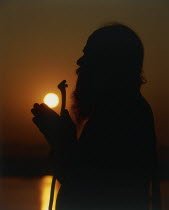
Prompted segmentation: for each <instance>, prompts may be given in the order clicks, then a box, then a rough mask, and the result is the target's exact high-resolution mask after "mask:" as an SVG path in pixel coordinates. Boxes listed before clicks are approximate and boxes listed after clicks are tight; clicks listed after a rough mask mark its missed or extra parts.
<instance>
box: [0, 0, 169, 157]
mask: <svg viewBox="0 0 169 210" xmlns="http://www.w3.org/2000/svg"><path fill="white" fill-rule="evenodd" d="M168 20H169V2H168V1H167V0H147V1H145V0H142V1H141V0H139V1H135V0H128V1H122V0H114V1H112V0H92V1H91V0H81V1H79V0H71V1H63V0H57V1H54V0H44V1H11V0H7V1H4V2H3V3H0V21H1V24H0V25H1V27H0V30H1V31H0V34H1V41H0V42H1V45H0V46H1V47H0V56H1V59H2V62H1V64H0V65H1V75H2V77H1V81H2V82H1V85H2V90H3V91H2V93H1V99H2V102H1V103H2V104H1V106H2V109H1V112H2V118H1V119H2V129H1V130H2V132H1V140H2V141H3V143H2V144H3V145H6V146H5V148H6V149H4V151H7V152H9V154H13V153H16V152H17V153H19V150H20V148H25V151H27V152H28V154H29V151H28V150H29V148H36V149H37V150H39V151H40V152H39V153H42V152H43V149H40V148H42V147H43V146H46V144H45V141H44V139H43V136H42V135H41V134H40V133H39V131H38V130H37V128H36V127H35V126H34V125H33V123H32V122H31V118H32V115H31V113H30V109H31V107H32V105H33V103H34V102H39V103H41V102H42V100H43V97H44V95H45V94H46V93H48V92H55V93H57V94H59V90H58V89H57V85H58V83H59V82H61V81H62V80H63V79H66V80H67V82H68V84H69V88H68V90H67V92H68V107H69V104H70V94H71V92H72V90H73V88H74V85H75V80H76V75H75V69H76V68H77V66H76V60H77V59H78V57H80V56H81V55H82V49H83V47H84V45H85V43H86V40H87V38H88V36H89V35H90V34H91V33H92V32H93V31H94V30H95V29H96V28H98V27H100V26H102V25H103V24H106V23H110V22H113V21H118V22H121V23H123V24H127V25H128V26H130V27H131V28H132V29H134V30H135V31H136V32H137V33H138V34H139V35H140V37H141V39H142V41H143V44H144V47H145V60H144V72H145V75H146V78H147V80H148V83H147V84H146V85H145V86H144V87H143V89H142V92H143V94H144V96H145V97H146V98H147V100H148V101H149V103H150V104H151V106H152V109H153V112H154V116H155V123H156V132H157V137H158V143H159V144H160V145H168V146H169V143H168V139H169V124H168V120H169V109H168V107H169V104H168V101H169V94H168V91H169V87H168V86H169V85H168V84H169V74H168V69H169V27H168ZM56 111H58V112H59V108H56ZM14 146H15V148H16V149H14ZM27 148H28V149H27ZM36 149H35V150H36ZM20 153H21V152H20Z"/></svg>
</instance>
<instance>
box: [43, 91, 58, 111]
mask: <svg viewBox="0 0 169 210" xmlns="http://www.w3.org/2000/svg"><path fill="white" fill-rule="evenodd" d="M43 100H44V103H45V104H47V105H48V106H49V107H50V108H53V107H56V106H57V105H58V103H59V97H58V96H57V95H56V94H54V93H48V94H47V95H46V96H45V97H44V99H43Z"/></svg>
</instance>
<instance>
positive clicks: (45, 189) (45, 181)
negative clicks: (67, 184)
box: [40, 176, 60, 210]
mask: <svg viewBox="0 0 169 210" xmlns="http://www.w3.org/2000/svg"><path fill="white" fill-rule="evenodd" d="M51 183H52V176H45V177H43V178H42V184H41V209H40V210H48V206H49V199H50V188H51ZM59 188H60V184H59V182H58V181H56V184H55V195H54V203H53V210H54V209H55V206H56V197H57V194H58V191H59Z"/></svg>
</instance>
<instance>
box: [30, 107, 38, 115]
mask: <svg viewBox="0 0 169 210" xmlns="http://www.w3.org/2000/svg"><path fill="white" fill-rule="evenodd" d="M31 112H32V114H33V115H34V116H35V117H36V116H38V114H39V112H38V111H37V110H36V109H34V108H33V109H31Z"/></svg>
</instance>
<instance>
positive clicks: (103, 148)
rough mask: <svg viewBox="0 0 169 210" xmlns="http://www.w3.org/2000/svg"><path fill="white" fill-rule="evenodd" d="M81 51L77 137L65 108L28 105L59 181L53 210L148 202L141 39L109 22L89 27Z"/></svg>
mask: <svg viewBox="0 0 169 210" xmlns="http://www.w3.org/2000/svg"><path fill="white" fill-rule="evenodd" d="M83 52H84V55H83V56H82V57H81V58H80V59H79V60H78V61H77V64H78V66H79V68H78V69H77V70H76V73H77V76H78V78H77V83H76V88H75V91H74V92H73V105H72V113H73V114H74V116H75V124H76V126H77V127H80V126H79V125H83V124H85V126H84V128H83V131H82V133H81V135H80V138H79V139H78V140H77V137H76V136H77V135H76V126H75V124H74V123H73V121H72V120H71V118H70V116H69V113H68V111H67V110H65V112H64V114H63V116H59V115H58V114H57V113H56V112H54V111H53V110H51V109H50V108H48V107H47V106H46V105H44V104H41V105H39V104H35V105H34V108H33V109H32V113H33V114H34V115H35V117H34V118H33V121H34V123H35V124H36V125H37V126H38V127H39V129H40V130H41V131H42V132H43V134H44V135H45V137H46V139H47V141H48V142H49V144H50V145H51V154H52V158H53V165H54V170H55V175H56V177H57V179H58V180H59V182H60V183H61V184H62V185H61V188H60V191H59V193H58V198H57V210H82V209H85V210H113V209H115V210H124V209H125V210H126V209H128V210H147V209H148V205H149V204H148V203H149V200H148V199H149V184H150V180H151V176H152V171H153V161H154V160H153V157H154V151H155V148H154V145H155V133H154V122H153V114H152V111H151V108H150V106H149V104H148V103H147V102H146V100H145V99H144V97H143V96H142V95H141V93H140V87H141V85H142V84H143V83H144V82H145V81H144V79H143V77H142V65H143V57H144V49H143V45H142V42H141V40H140V39H139V37H138V36H137V35H136V33H135V32H134V31H132V30H131V29H130V28H128V27H126V26H124V25H121V24H113V25H110V26H105V27H102V28H100V29H98V30H96V31H95V32H94V33H93V34H92V35H91V36H90V37H89V39H88V41H87V44H86V46H85V47H84V50H83ZM84 122H85V123H84Z"/></svg>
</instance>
